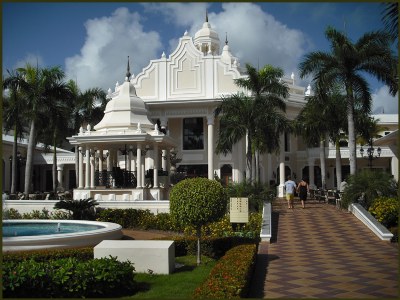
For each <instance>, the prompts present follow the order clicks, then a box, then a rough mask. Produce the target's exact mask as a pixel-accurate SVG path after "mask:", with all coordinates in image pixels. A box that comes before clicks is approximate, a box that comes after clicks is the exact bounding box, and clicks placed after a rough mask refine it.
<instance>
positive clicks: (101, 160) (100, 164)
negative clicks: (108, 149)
mask: <svg viewBox="0 0 400 300" xmlns="http://www.w3.org/2000/svg"><path fill="white" fill-rule="evenodd" d="M101 171H103V149H99V172H100V173H101Z"/></svg>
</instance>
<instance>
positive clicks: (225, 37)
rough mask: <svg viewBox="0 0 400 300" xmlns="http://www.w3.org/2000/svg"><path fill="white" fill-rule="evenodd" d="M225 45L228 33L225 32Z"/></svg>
mask: <svg viewBox="0 0 400 300" xmlns="http://www.w3.org/2000/svg"><path fill="white" fill-rule="evenodd" d="M225 45H228V33H227V32H225Z"/></svg>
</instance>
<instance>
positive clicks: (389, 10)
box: [382, 2, 399, 41]
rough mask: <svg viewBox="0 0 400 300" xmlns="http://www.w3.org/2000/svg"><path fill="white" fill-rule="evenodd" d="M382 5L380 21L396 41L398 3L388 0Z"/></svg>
mask: <svg viewBox="0 0 400 300" xmlns="http://www.w3.org/2000/svg"><path fill="white" fill-rule="evenodd" d="M382 5H383V6H384V9H383V11H382V14H383V16H382V21H383V24H384V25H385V31H386V32H388V33H389V34H390V36H391V38H392V40H393V41H396V40H398V39H399V27H398V25H399V3H398V2H389V3H382Z"/></svg>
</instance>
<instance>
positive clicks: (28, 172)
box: [24, 120, 36, 197]
mask: <svg viewBox="0 0 400 300" xmlns="http://www.w3.org/2000/svg"><path fill="white" fill-rule="evenodd" d="M35 145H36V142H35V121H34V120H31V129H30V132H29V143H28V151H27V153H26V167H25V186H24V194H25V195H26V196H27V197H28V195H29V193H30V191H31V185H32V167H33V150H34V147H35Z"/></svg>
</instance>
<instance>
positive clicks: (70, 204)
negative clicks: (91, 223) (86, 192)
mask: <svg viewBox="0 0 400 300" xmlns="http://www.w3.org/2000/svg"><path fill="white" fill-rule="evenodd" d="M96 205H99V203H98V202H97V201H96V200H94V199H93V198H88V199H80V200H60V201H59V202H57V203H56V204H55V205H54V209H65V210H68V211H70V212H72V219H73V220H91V219H94V215H95V213H94V210H93V208H94V207H95V206H96Z"/></svg>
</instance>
